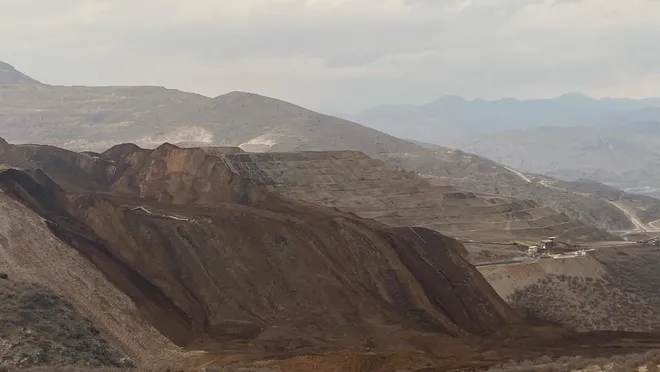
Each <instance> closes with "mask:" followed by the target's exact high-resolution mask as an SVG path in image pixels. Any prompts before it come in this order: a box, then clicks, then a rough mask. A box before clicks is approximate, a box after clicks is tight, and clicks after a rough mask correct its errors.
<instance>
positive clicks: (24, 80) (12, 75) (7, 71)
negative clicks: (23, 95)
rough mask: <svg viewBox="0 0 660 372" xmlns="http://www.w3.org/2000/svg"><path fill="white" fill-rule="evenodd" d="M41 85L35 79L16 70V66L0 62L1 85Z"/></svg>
mask: <svg viewBox="0 0 660 372" xmlns="http://www.w3.org/2000/svg"><path fill="white" fill-rule="evenodd" d="M11 84H41V83H40V82H38V81H36V80H34V79H33V78H31V77H29V76H27V75H25V74H23V73H22V72H20V71H18V70H16V69H15V68H14V66H12V65H10V64H8V63H6V62H2V61H0V85H11Z"/></svg>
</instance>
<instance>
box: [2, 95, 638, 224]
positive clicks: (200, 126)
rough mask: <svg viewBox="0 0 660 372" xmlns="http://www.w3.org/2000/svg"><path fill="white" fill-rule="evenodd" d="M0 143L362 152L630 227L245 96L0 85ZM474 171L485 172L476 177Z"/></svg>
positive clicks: (607, 210) (407, 146)
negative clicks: (493, 184) (4, 140)
mask: <svg viewBox="0 0 660 372" xmlns="http://www.w3.org/2000/svg"><path fill="white" fill-rule="evenodd" d="M0 136H1V137H5V138H7V139H9V140H11V141H12V142H20V143H25V142H28V143H49V144H53V145H56V146H61V147H66V148H69V149H74V150H92V151H103V150H105V149H107V148H109V147H111V146H112V145H115V144H117V143H122V142H132V143H136V144H137V145H140V146H143V147H156V146H158V145H160V144H162V143H164V142H170V143H175V144H176V143H180V144H186V145H188V146H240V147H241V148H242V149H243V150H245V151H253V152H266V151H267V152H289V151H306V150H354V151H362V152H364V153H366V154H367V155H369V156H372V157H375V158H379V159H381V160H385V161H387V162H390V163H392V164H396V165H398V166H401V167H403V168H404V169H407V170H410V171H419V172H422V173H425V174H428V175H430V176H436V177H443V179H444V180H445V181H446V182H448V183H449V184H452V185H454V186H457V187H459V188H460V189H463V190H465V191H472V192H488V193H497V194H500V195H504V196H514V197H518V196H519V195H520V196H523V199H531V200H534V201H536V202H537V203H540V204H544V205H549V206H551V207H552V208H555V209H557V210H559V211H560V212H562V213H566V214H568V215H569V217H571V218H573V219H578V220H580V221H581V222H583V223H586V224H592V225H596V226H598V227H601V228H605V229H611V230H621V229H624V228H626V227H629V226H624V225H625V224H628V225H629V221H628V222H626V221H627V220H626V217H625V215H624V214H623V213H622V212H621V211H620V210H618V209H616V208H614V207H613V206H611V205H609V204H608V203H606V202H602V201H598V200H590V199H588V198H585V197H584V196H582V195H580V194H569V195H568V196H569V198H566V197H564V195H557V194H556V193H553V192H552V191H548V190H547V189H545V188H538V187H535V186H534V185H527V184H526V183H524V182H523V183H521V182H519V179H518V177H517V176H516V174H515V172H512V171H511V170H508V169H506V168H504V167H501V166H497V167H493V166H490V165H488V164H486V165H475V164H473V163H474V162H475V159H473V160H472V163H471V164H469V166H464V162H465V159H464V158H463V157H461V156H453V157H452V156H447V155H446V154H437V153H436V152H437V151H435V150H429V149H425V148H422V147H420V146H417V145H415V144H413V143H411V142H408V141H404V140H401V139H399V138H395V137H392V136H390V135H387V134H385V133H382V132H379V131H376V130H373V129H370V128H367V127H364V126H362V125H359V124H357V123H354V122H350V121H347V120H343V119H339V118H336V117H331V116H327V115H323V114H319V113H316V112H313V111H310V110H307V109H305V108H302V107H299V106H296V105H293V104H291V103H288V102H284V101H280V100H277V99H273V98H268V97H264V96H260V95H256V94H250V93H244V92H232V93H229V94H225V95H221V96H218V97H215V98H208V97H204V96H200V95H196V94H191V93H186V92H180V91H177V90H171V89H165V88H162V87H62V86H46V85H40V84H22V85H2V84H0ZM474 168H478V169H482V168H489V169H490V170H489V172H486V173H488V174H484V173H479V172H474V171H473V170H474ZM448 170H457V171H456V172H454V171H452V172H448ZM493 177H495V178H494V179H496V180H498V186H497V188H495V189H494V190H492V188H489V187H488V185H490V181H491V179H493ZM466 181H467V182H466ZM500 190H501V193H500V192H499V191H500ZM576 206H579V207H576ZM617 221H623V222H617Z"/></svg>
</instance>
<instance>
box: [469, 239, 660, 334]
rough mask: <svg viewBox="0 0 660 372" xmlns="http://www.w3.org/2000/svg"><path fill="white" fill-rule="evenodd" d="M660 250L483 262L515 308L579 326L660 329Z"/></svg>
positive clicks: (585, 328)
mask: <svg viewBox="0 0 660 372" xmlns="http://www.w3.org/2000/svg"><path fill="white" fill-rule="evenodd" d="M658 264H660V251H658V250H656V249H653V248H651V247H650V246H641V247H629V248H625V249H620V248H619V249H601V250H596V251H594V252H590V253H589V254H588V255H587V256H584V257H579V258H576V259H571V260H545V261H540V262H537V263H534V264H529V265H519V266H498V267H484V268H481V269H480V270H481V272H482V273H483V274H484V275H485V276H486V278H488V280H489V281H490V283H492V284H493V286H494V288H495V289H496V290H497V291H498V293H499V294H500V295H501V296H502V297H503V298H505V299H507V301H508V302H509V303H510V304H511V305H512V306H514V307H515V308H517V309H519V310H521V311H523V312H525V313H528V314H530V315H532V316H533V317H535V318H537V319H543V320H545V321H550V322H553V323H557V324H562V325H564V326H566V327H570V328H572V329H575V330H578V331H593V330H617V331H630V332H655V333H657V332H660V316H658V314H657V311H656V309H657V307H658V306H660V301H659V300H658V296H657V288H658V286H659V285H660V275H659V274H658V272H657V266H658Z"/></svg>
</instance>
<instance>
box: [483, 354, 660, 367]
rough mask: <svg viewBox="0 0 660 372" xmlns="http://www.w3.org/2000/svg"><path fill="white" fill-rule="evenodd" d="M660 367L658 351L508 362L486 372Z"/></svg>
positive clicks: (545, 357) (546, 357)
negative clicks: (605, 356)
mask: <svg viewBox="0 0 660 372" xmlns="http://www.w3.org/2000/svg"><path fill="white" fill-rule="evenodd" d="M658 365H660V350H651V351H648V352H646V353H643V354H630V355H617V356H614V357H610V358H583V357H580V356H575V357H561V358H558V359H556V360H552V358H550V357H548V356H544V357H541V358H539V359H537V360H533V361H532V360H525V361H523V362H515V361H509V362H507V363H501V364H498V365H496V366H493V367H492V368H490V369H488V370H487V372H600V371H603V372H604V371H608V372H619V371H621V372H631V371H638V370H644V368H646V369H645V370H646V371H647V372H655V371H657V370H658Z"/></svg>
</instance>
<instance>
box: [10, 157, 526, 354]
mask: <svg viewBox="0 0 660 372" xmlns="http://www.w3.org/2000/svg"><path fill="white" fill-rule="evenodd" d="M17 148H18V149H17ZM7 153H9V155H7ZM21 153H22V154H23V155H22V156H23V157H21V156H19V154H21ZM5 155H7V156H4V157H3V162H5V163H10V165H11V162H14V163H15V164H21V166H22V167H23V168H26V169H25V170H21V169H15V168H12V169H7V170H5V171H3V172H1V173H0V189H1V190H2V193H4V194H5V195H7V196H10V197H11V198H13V199H14V200H16V201H19V202H20V203H22V204H23V205H25V206H27V207H29V208H30V209H31V210H32V211H33V212H35V213H37V214H39V215H40V216H41V217H42V218H43V219H45V221H46V224H47V225H48V227H49V228H50V230H51V232H52V233H53V234H54V235H55V236H57V237H58V238H59V239H60V240H61V241H62V242H64V243H65V244H66V245H67V246H68V247H70V248H71V249H72V250H75V252H76V253H77V254H79V255H80V256H82V257H84V258H85V259H86V260H87V261H89V262H91V263H92V264H93V265H94V266H95V267H96V269H97V270H98V271H99V272H100V273H102V274H103V277H104V278H106V279H107V280H108V281H109V282H111V283H113V285H114V286H115V287H116V288H117V289H119V290H120V291H121V292H122V293H124V294H125V295H127V296H128V297H129V298H130V299H131V300H132V302H133V303H134V304H135V306H136V308H137V309H138V310H139V313H140V314H141V317H142V318H143V319H146V320H148V322H149V324H151V325H153V326H154V327H155V328H156V329H157V330H158V331H159V332H160V333H162V334H163V335H165V336H166V337H167V338H168V339H169V340H170V341H172V342H173V343H174V344H176V345H178V346H179V347H184V348H188V349H192V350H207V351H209V352H213V353H224V354H232V353H239V354H240V353H249V354H255V353H256V354H258V355H287V353H292V352H295V353H301V352H305V353H309V352H314V353H319V352H326V351H328V350H334V351H337V350H362V351H363V352H364V351H367V350H381V351H385V350H388V351H390V352H392V351H397V352H398V351H402V350H408V351H411V350H417V349H418V348H419V347H420V344H419V342H420V341H419V340H420V337H422V338H427V337H431V338H432V339H434V340H435V341H434V342H433V343H434V344H436V345H440V344H441V342H445V341H447V338H448V337H449V338H450V339H451V338H453V339H455V340H457V341H458V344H459V345H460V344H462V342H461V341H460V340H461V339H463V340H466V339H468V338H470V337H475V335H479V336H484V335H498V334H500V333H501V332H506V329H507V328H508V327H509V326H511V325H518V324H520V319H519V317H518V316H517V314H515V313H514V312H513V311H512V310H511V309H510V308H509V307H508V306H507V305H506V304H505V302H504V301H503V300H502V299H501V298H500V297H499V296H498V295H497V294H496V293H495V291H494V290H493V289H492V288H491V287H490V285H488V283H487V282H486V281H485V279H484V278H483V276H481V274H479V272H478V271H477V270H476V269H475V268H474V267H473V266H472V265H470V264H469V263H468V262H467V261H466V259H465V256H466V255H467V252H466V251H465V249H464V248H463V247H462V245H460V244H459V243H458V242H457V241H455V240H453V239H450V238H447V237H444V236H442V235H441V234H439V233H437V232H434V231H431V230H427V229H423V228H405V227H399V228H396V227H388V226H386V225H383V224H381V223H378V222H375V221H372V220H365V219H362V218H359V217H357V216H355V215H353V214H348V213H344V212H340V211H337V210H331V209H328V208H325V207H320V206H316V205H311V204H306V203H302V202H298V201H295V200H290V199H285V198H282V197H281V196H279V195H277V194H273V193H269V192H268V191H266V190H265V189H263V188H262V187H260V186H258V185H256V184H255V183H254V182H253V181H251V180H246V179H244V178H242V177H240V175H238V174H237V173H235V172H233V171H232V170H231V169H230V167H229V166H228V164H227V163H226V162H225V160H224V158H222V157H219V156H215V155H212V154H209V152H207V151H204V150H202V149H181V148H178V147H176V146H172V145H167V144H166V145H163V146H160V147H158V148H157V149H155V150H144V149H141V148H138V147H137V146H132V145H121V146H117V147H114V148H112V149H110V150H108V151H106V152H104V153H101V154H94V153H87V154H76V153H70V152H65V151H63V150H60V149H54V148H51V147H39V146H29V147H23V146H16V147H15V148H13V149H9V150H8V151H7V152H6V153H5ZM10 161H11V162H10ZM39 168H41V169H39ZM9 254H10V255H11V254H14V255H17V254H18V252H10V253H9ZM26 264H27V263H26ZM104 311H106V312H109V313H112V311H113V310H112V308H105V310H104ZM103 331H104V332H107V333H108V334H109V335H110V336H116V335H114V334H113V332H114V330H113V329H103ZM120 336H121V335H120ZM120 336H117V337H111V338H113V339H114V338H117V339H122V337H120ZM425 342H428V341H425ZM454 342H456V341H454ZM154 345H157V343H154ZM124 346H126V344H124ZM129 347H130V345H129ZM129 352H131V353H138V354H139V353H144V352H145V351H144V350H135V349H132V350H129ZM146 352H149V350H146Z"/></svg>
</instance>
